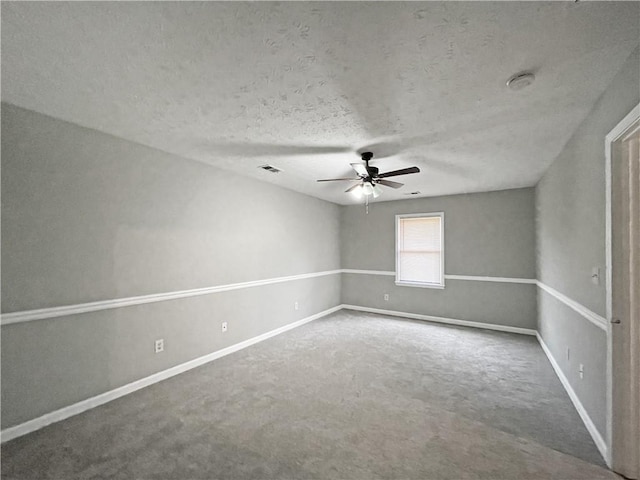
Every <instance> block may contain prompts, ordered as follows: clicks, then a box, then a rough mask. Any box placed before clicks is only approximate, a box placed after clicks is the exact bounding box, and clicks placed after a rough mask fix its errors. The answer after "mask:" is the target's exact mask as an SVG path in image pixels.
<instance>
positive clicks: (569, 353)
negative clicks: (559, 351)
mask: <svg viewBox="0 0 640 480" xmlns="http://www.w3.org/2000/svg"><path fill="white" fill-rule="evenodd" d="M567 360H571V350H570V349H569V347H567Z"/></svg>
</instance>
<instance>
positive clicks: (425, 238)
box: [396, 212, 444, 288]
mask: <svg viewBox="0 0 640 480" xmlns="http://www.w3.org/2000/svg"><path fill="white" fill-rule="evenodd" d="M396 285H408V286H413V287H432V288H444V213H442V212H439V213H420V214H415V215H396Z"/></svg>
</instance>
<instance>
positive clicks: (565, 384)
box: [536, 332, 609, 460]
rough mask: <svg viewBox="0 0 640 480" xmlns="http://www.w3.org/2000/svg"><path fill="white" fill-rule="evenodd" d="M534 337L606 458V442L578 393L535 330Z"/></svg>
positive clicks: (603, 456)
mask: <svg viewBox="0 0 640 480" xmlns="http://www.w3.org/2000/svg"><path fill="white" fill-rule="evenodd" d="M536 337H537V338H538V342H539V343H540V346H541V347H542V350H543V351H544V353H545V355H546V356H547V358H548V359H549V363H551V366H552V367H553V370H555V372H556V375H557V376H558V378H559V379H560V383H562V386H563V387H564V389H565V390H566V391H567V394H568V395H569V398H570V399H571V402H573V406H574V407H576V410H577V411H578V414H579V415H580V418H581V419H582V421H583V422H584V425H585V427H587V430H588V431H589V434H590V435H591V438H593V441H594V443H595V444H596V447H598V450H599V451H600V454H601V455H602V458H604V459H605V460H607V459H608V458H609V453H608V452H609V448H608V447H607V442H605V440H604V438H603V437H602V435H601V434H600V432H599V431H598V429H597V428H596V426H595V424H594V423H593V421H592V420H591V417H590V416H589V414H588V413H587V410H586V409H585V408H584V406H583V405H582V402H581V401H580V399H579V398H578V395H577V394H576V392H575V391H574V390H573V388H572V387H571V384H570V383H569V380H568V379H567V377H566V376H565V375H564V373H563V371H562V369H561V368H560V365H558V362H556V359H555V358H553V355H552V354H551V350H549V347H547V345H546V344H545V343H544V340H542V337H541V336H540V334H539V333H537V332H536Z"/></svg>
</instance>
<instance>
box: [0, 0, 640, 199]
mask: <svg viewBox="0 0 640 480" xmlns="http://www.w3.org/2000/svg"><path fill="white" fill-rule="evenodd" d="M639 18H640V3H638V2H621V3H613V2H580V3H573V2H551V3H538V2H530V3H529V2H527V3H524V2H495V3H492V2H489V3H487V2H468V3H463V2H426V3H414V2H411V3H399V2H398V3H396V2H371V3H369V2H344V3H343V2H327V3H315V2H308V3H283V4H278V3H270V2H251V3H236V2H222V3H217V2H216V3H206V2H204V3H196V2H175V3H174V2H139V3H138V2H136V3H126V2H105V3H102V2H100V3H97V2H96V3H93V2H86V3H85V2H78V3H76V2H69V3H48V2H37V3H28V2H25V3H22V2H17V3H11V2H2V100H3V101H6V102H9V103H13V104H16V105H19V106H22V107H24V108H28V109H32V110H35V111H38V112H41V113H45V114H48V115H51V116H54V117H57V118H61V119H63V120H67V121H70V122H74V123H77V124H80V125H83V126H87V127H91V128H94V129H97V130H100V131H103V132H107V133H110V134H113V135H116V136H119V137H122V138H126V139H129V140H133V141H135V142H139V143H142V144H145V145H150V146H153V147H156V148H158V149H161V150H165V151H168V152H172V153H176V154H179V155H182V156H184V157H187V158H191V159H195V160H199V161H202V162H206V163H209V164H212V165H216V166H219V167H222V168H225V169H230V170H233V171H236V172H238V173H241V174H244V175H249V176H252V177H255V178H259V179H262V180H265V181H269V182H273V183H276V184H279V185H282V186H285V187H287V188H291V189H294V190H297V191H300V192H304V193H306V194H309V195H313V196H316V197H319V198H323V199H326V200H330V201H333V202H336V203H341V204H348V203H355V200H354V199H353V198H352V196H351V195H347V194H345V193H343V192H344V190H345V189H346V188H347V187H348V186H349V185H350V184H349V183H347V182H345V183H338V182H333V183H316V182H315V180H316V179H319V178H331V177H343V176H351V175H350V174H351V168H350V167H349V163H352V162H355V161H358V160H359V157H358V155H357V154H356V153H355V152H356V151H357V150H358V149H361V148H362V147H372V150H373V151H374V154H377V155H376V156H377V157H378V158H377V160H376V158H374V161H373V165H375V166H377V167H379V168H380V170H381V171H387V170H393V169H397V168H403V167H407V166H412V165H417V166H418V167H420V169H421V170H422V172H421V173H419V174H414V175H408V176H405V177H395V178H393V180H398V181H402V182H404V183H405V187H403V188H402V189H400V190H392V189H389V188H385V192H384V194H383V196H381V197H380V198H379V199H378V200H379V201H382V200H393V199H398V198H407V197H406V196H405V195H406V194H407V193H409V192H411V191H415V190H419V191H420V192H421V196H433V195H442V194H454V193H463V192H474V191H486V190H498V189H505V188H516V187H523V186H531V185H534V184H535V183H536V182H537V181H538V180H539V178H540V177H541V175H542V174H543V172H544V171H545V169H546V168H547V167H548V166H549V164H550V163H551V162H552V161H553V160H554V158H555V157H556V155H557V154H558V153H559V152H560V150H561V148H562V147H563V145H564V144H565V143H566V141H567V140H568V139H569V137H570V136H571V134H572V133H573V132H574V131H575V129H576V127H577V126H578V124H579V123H580V122H581V121H582V119H583V118H584V117H585V116H586V114H587V113H588V111H589V110H590V109H591V107H592V106H593V104H594V103H595V101H596V100H597V98H598V97H599V96H600V94H601V93H602V92H603V91H604V90H605V88H606V86H607V85H608V84H609V82H610V81H611V80H612V79H613V77H614V76H615V74H616V72H617V71H618V70H619V69H620V67H621V66H622V64H623V63H624V61H625V60H626V58H627V57H628V56H629V55H630V53H631V52H632V51H633V49H634V48H635V47H636V46H637V45H638V42H639V38H640V23H639ZM528 69H530V70H533V71H534V72H535V74H536V77H537V79H536V82H535V83H534V84H533V85H532V86H531V87H529V88H527V89H524V90H521V91H518V92H515V91H511V90H508V89H507V88H506V87H505V81H506V80H507V79H508V78H509V76H511V75H512V74H513V73H516V72H519V71H522V70H528ZM381 157H384V158H381ZM265 163H269V164H272V165H274V166H276V167H278V168H280V169H281V170H282V173H279V174H271V173H268V172H265V171H263V170H260V169H258V168H257V166H259V165H262V164H265Z"/></svg>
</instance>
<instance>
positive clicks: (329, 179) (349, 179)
mask: <svg viewBox="0 0 640 480" xmlns="http://www.w3.org/2000/svg"><path fill="white" fill-rule="evenodd" d="M340 180H348V181H350V182H354V181H358V180H362V179H361V178H325V179H323V180H316V182H339V181H340Z"/></svg>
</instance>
